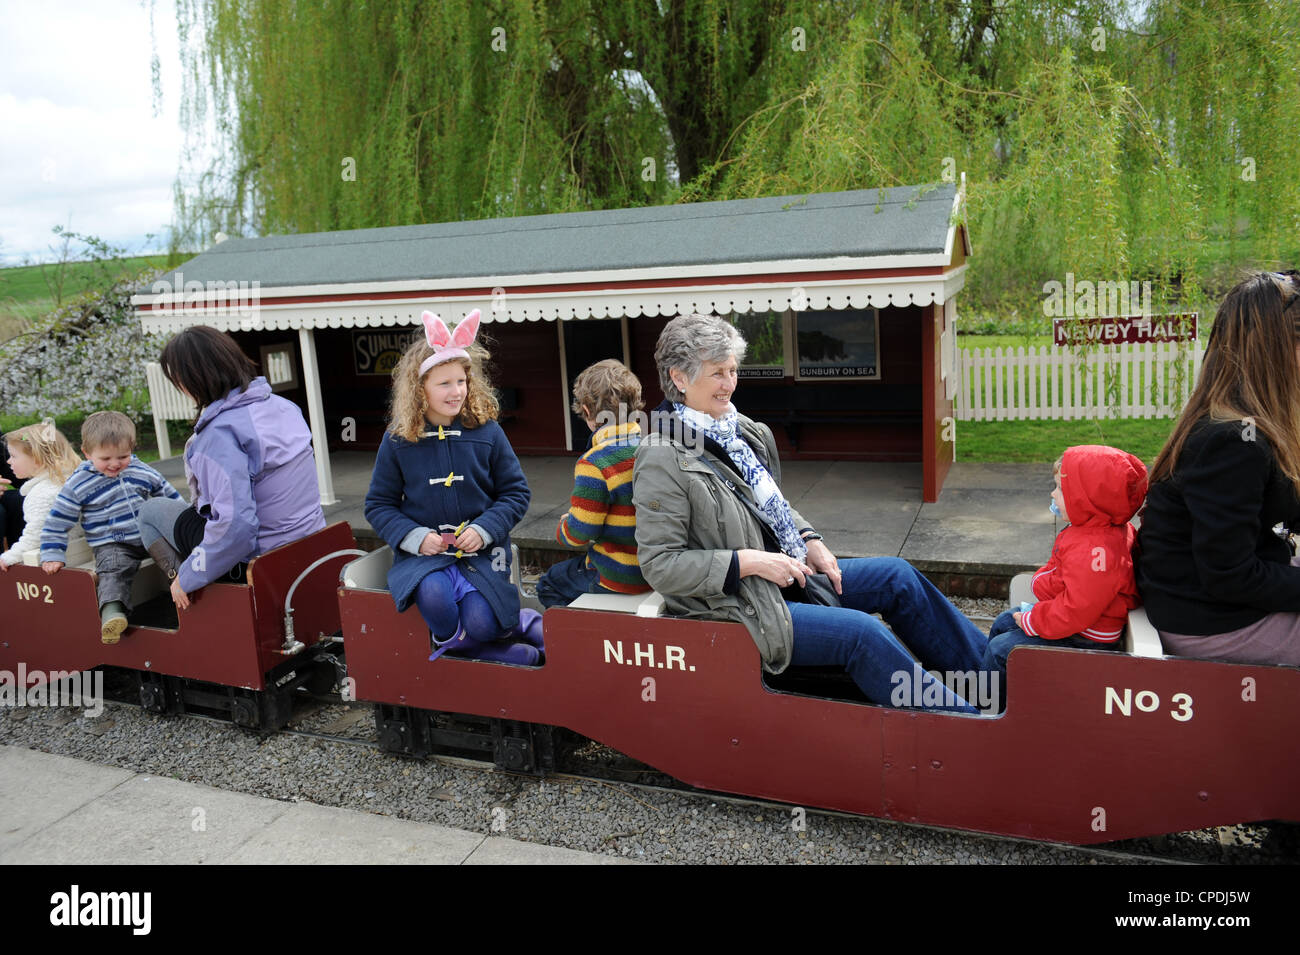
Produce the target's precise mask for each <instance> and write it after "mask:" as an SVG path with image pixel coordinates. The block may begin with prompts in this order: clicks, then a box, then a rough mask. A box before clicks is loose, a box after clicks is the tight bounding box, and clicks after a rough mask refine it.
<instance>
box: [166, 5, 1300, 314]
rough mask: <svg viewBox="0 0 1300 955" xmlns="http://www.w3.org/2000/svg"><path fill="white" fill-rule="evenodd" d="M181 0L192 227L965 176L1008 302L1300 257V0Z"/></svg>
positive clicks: (1166, 283)
mask: <svg viewBox="0 0 1300 955" xmlns="http://www.w3.org/2000/svg"><path fill="white" fill-rule="evenodd" d="M178 4H179V8H180V21H181V24H182V30H183V34H184V40H185V42H184V46H183V48H184V55H185V59H186V61H187V64H188V66H189V72H188V74H187V75H188V80H187V89H186V91H185V96H184V103H185V105H186V108H187V110H188V113H187V119H186V122H187V125H188V126H189V128H190V129H191V131H192V132H198V131H201V130H203V129H204V128H205V124H206V123H207V122H208V119H209V117H210V118H211V119H212V120H213V123H214V127H215V130H216V135H217V142H218V144H219V149H218V155H219V156H221V157H222V158H221V161H220V162H218V163H217V164H215V165H214V166H212V167H211V168H204V169H202V170H200V171H199V175H198V176H197V178H196V179H194V180H193V181H185V182H184V183H183V185H182V186H181V187H180V188H179V189H178V214H179V216H180V218H181V221H182V224H185V225H189V226H192V227H193V232H194V238H195V239H198V237H199V236H201V235H208V234H210V233H211V231H212V230H214V229H217V228H221V229H224V230H225V231H227V232H236V233H250V232H262V233H264V232H276V231H308V230H316V229H339V228H353V227H362V226H377V225H400V224H406V223H414V222H430V221H445V220H458V219H472V218H480V217H485V216H498V215H521V214H529V213H536V212H554V211H568V210H575V209H595V208H613V207H622V206H632V205H640V204H653V203H663V202H669V201H682V200H686V201H690V200H702V199H714V198H730V197H741V196H757V195H774V194H799V193H804V192H812V191H825V190H836V189H851V188H871V187H882V186H891V185H898V184H918V183H934V182H937V181H939V180H941V179H944V178H952V177H955V176H956V175H957V174H958V173H963V172H964V173H965V174H966V176H967V181H968V185H969V195H970V203H969V215H970V217H971V229H972V233H973V235H974V237H975V242H976V246H977V251H978V253H979V255H978V258H977V260H976V263H977V265H976V267H975V268H974V269H973V270H972V275H971V280H970V288H971V291H972V292H973V293H974V295H973V296H972V299H971V301H972V302H973V303H975V304H982V305H984V306H985V307H988V308H994V307H997V306H1006V307H1017V306H1019V307H1021V309H1022V312H1024V313H1026V314H1029V313H1032V312H1033V310H1034V307H1035V305H1036V303H1037V300H1038V299H1039V298H1041V295H1042V287H1043V284H1044V283H1045V282H1047V281H1050V280H1053V279H1055V280H1060V278H1061V277H1062V276H1063V275H1064V274H1065V273H1067V272H1073V273H1074V274H1076V275H1078V276H1086V277H1088V278H1091V279H1104V280H1121V281H1122V280H1127V279H1130V278H1134V279H1145V280H1150V281H1151V282H1152V283H1153V288H1154V289H1155V291H1156V292H1157V294H1158V295H1163V296H1164V297H1166V298H1170V299H1176V300H1178V301H1179V302H1181V303H1184V304H1193V305H1194V304H1197V300H1198V296H1199V295H1200V293H1201V290H1202V287H1203V285H1204V283H1205V281H1206V279H1207V276H1208V275H1209V273H1210V272H1211V267H1214V266H1222V265H1223V264H1224V263H1229V264H1246V263H1261V264H1272V263H1278V262H1294V261H1295V259H1296V256H1297V254H1300V248H1298V246H1300V231H1297V229H1296V226H1297V222H1296V217H1297V209H1300V204H1298V203H1297V200H1298V199H1300V195H1297V192H1298V191H1300V142H1296V141H1295V137H1292V136H1290V135H1289V126H1288V124H1287V123H1286V119H1287V115H1286V113H1287V112H1288V111H1289V107H1290V105H1291V104H1292V103H1295V102H1298V101H1300V97H1298V96H1297V94H1300V76H1298V74H1297V69H1296V66H1295V65H1294V62H1295V59H1296V55H1295V50H1296V49H1297V43H1296V39H1297V34H1298V33H1300V30H1298V29H1297V27H1298V26H1300V5H1296V4H1290V3H1250V4H1243V3H1240V2H1238V0H1197V2H1188V0H1148V2H1146V3H1140V4H1134V3H1131V2H1128V0H1073V2H1064V0H1021V2H1017V3H1002V2H997V0H967V2H957V0H929V2H925V0H913V2H902V0H897V2H893V3H867V2H853V0H692V2H688V0H626V2H607V0H488V2H472V0H445V2H441V3H439V4H425V3H419V2H416V0H391V2H386V3H381V4H376V5H371V4H365V3H341V4H334V3H330V4H325V3H303V2H294V0H178ZM199 241H201V239H199ZM1228 278H1229V276H1226V275H1218V276H1213V279H1214V283H1215V284H1217V285H1222V284H1223V283H1224V282H1226V281H1227V280H1228ZM999 310H1000V311H1005V309H999Z"/></svg>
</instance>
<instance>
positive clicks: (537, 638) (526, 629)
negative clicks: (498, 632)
mask: <svg viewBox="0 0 1300 955" xmlns="http://www.w3.org/2000/svg"><path fill="white" fill-rule="evenodd" d="M506 636H507V637H508V638H509V639H512V640H522V641H523V642H524V643H526V644H528V645H529V646H531V647H536V648H537V649H538V650H539V651H541V652H542V653H545V652H546V642H545V641H544V640H543V638H542V615H541V614H540V613H538V612H537V611H536V610H530V609H529V608H527V607H525V608H523V609H522V610H520V611H519V623H518V624H516V625H515V628H514V629H513V630H511V631H510V632H509V633H508V634H506Z"/></svg>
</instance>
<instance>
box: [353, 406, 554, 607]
mask: <svg viewBox="0 0 1300 955" xmlns="http://www.w3.org/2000/svg"><path fill="white" fill-rule="evenodd" d="M448 477H450V478H451V480H450V481H448ZM529 497H530V492H529V490H528V482H527V481H526V480H524V472H523V470H522V469H521V468H520V467H519V459H518V458H517V457H515V452H514V449H513V448H511V447H510V442H509V441H508V440H507V439H506V435H505V432H504V431H502V430H501V426H500V425H498V424H497V423H496V422H495V421H488V422H486V423H485V424H483V425H482V426H480V427H478V428H467V427H465V426H464V425H463V424H462V423H461V422H460V421H459V420H458V421H455V422H453V423H452V424H451V426H450V427H447V428H444V429H443V431H442V437H439V436H438V429H437V428H436V427H431V428H430V430H429V431H428V432H426V434H425V436H424V437H422V438H421V439H420V440H419V441H417V442H414V443H413V442H410V441H407V440H405V439H403V438H399V437H397V436H395V435H393V434H390V433H387V432H386V433H385V434H384V437H383V439H382V441H381V442H380V445H379V453H378V455H377V456H376V458H375V470H374V473H373V474H372V475H371V478H370V490H369V491H368V492H367V493H366V520H367V521H369V522H370V526H371V527H373V528H374V529H375V532H376V533H378V534H379V536H380V537H382V538H383V539H384V540H385V541H386V542H387V543H388V545H389V546H390V547H391V548H392V549H393V566H392V569H391V570H389V572H388V589H389V590H390V591H391V592H392V594H393V600H394V601H395V602H396V604H397V609H398V610H399V611H400V610H405V609H406V608H407V607H409V606H410V605H411V602H412V601H413V600H414V599H415V589H416V588H417V587H418V586H419V585H420V581H421V580H423V579H424V578H425V576H426V575H428V574H430V573H432V572H433V571H435V570H441V569H442V568H444V567H447V566H449V565H450V564H452V563H459V566H460V570H461V572H462V573H463V574H464V575H465V579H466V580H468V581H469V582H470V583H471V584H473V585H474V586H475V588H477V590H478V591H479V593H481V594H482V595H483V596H484V597H485V598H486V599H487V602H488V603H489V604H490V605H491V606H492V611H493V613H494V614H495V615H496V618H497V622H498V623H499V624H500V625H501V627H502V629H506V628H508V627H514V626H516V625H517V624H518V622H519V593H518V591H516V590H515V588H514V585H513V584H511V582H510V530H511V528H513V527H514V526H515V525H516V524H518V523H519V521H520V520H521V519H522V518H523V516H524V512H525V511H527V510H528V500H529ZM462 523H464V525H465V527H469V526H470V525H471V524H477V525H478V526H479V527H481V528H482V529H483V530H484V531H486V532H487V533H488V534H489V535H491V538H492V540H491V542H490V543H488V544H487V545H486V546H484V547H483V548H482V549H481V550H479V551H477V552H476V553H473V554H465V555H463V556H462V557H459V558H457V557H456V556H455V550H454V549H453V550H451V551H445V552H443V553H441V554H436V555H434V556H432V557H430V556H427V555H424V554H411V553H408V552H406V551H404V550H402V547H401V544H402V541H403V540H404V539H405V538H406V536H407V535H408V534H410V533H411V531H413V530H415V529H416V528H419V527H427V528H429V529H430V530H432V531H434V532H435V533H439V532H440V531H441V530H442V529H443V528H444V527H445V526H446V525H453V526H460V525H461V524H462Z"/></svg>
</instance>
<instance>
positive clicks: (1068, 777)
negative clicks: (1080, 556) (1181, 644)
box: [340, 551, 1300, 844]
mask: <svg viewBox="0 0 1300 955" xmlns="http://www.w3.org/2000/svg"><path fill="white" fill-rule="evenodd" d="M391 559H392V558H391V553H389V552H387V551H377V552H375V553H374V554H371V555H369V556H368V557H366V558H364V559H363V560H361V561H357V562H355V563H353V564H351V565H349V567H348V568H347V569H346V571H345V578H346V580H345V586H344V587H343V588H342V589H341V590H340V606H341V616H342V625H343V633H344V639H345V643H346V646H347V659H348V673H349V676H350V677H351V678H352V679H353V680H355V686H354V692H355V694H356V697H357V698H358V699H364V700H372V701H375V702H377V703H378V704H380V723H381V728H384V729H385V731H386V733H387V734H388V739H387V740H386V745H387V746H388V748H390V749H397V750H401V749H405V750H407V751H418V750H419V749H420V748H421V746H420V741H419V740H418V739H416V737H419V736H420V735H421V734H429V733H430V732H434V733H436V729H435V730H433V731H431V730H429V726H430V725H431V724H430V721H429V716H428V712H426V711H431V712H434V713H459V714H472V715H475V716H478V717H482V718H485V719H488V720H491V721H494V722H495V723H496V724H497V726H498V730H497V732H496V735H497V739H498V742H500V741H501V737H502V735H503V733H504V734H505V735H506V736H509V737H510V738H511V739H512V740H513V745H514V748H513V749H511V748H510V747H506V748H505V750H504V752H502V751H501V750H498V753H497V755H498V762H502V763H503V764H504V765H511V766H513V768H529V765H530V763H529V759H530V758H531V757H533V756H535V755H537V754H530V753H529V752H527V750H528V749H529V748H530V747H536V746H538V745H539V744H540V742H541V739H540V737H538V736H536V735H530V734H529V733H527V732H525V731H524V730H523V729H522V728H524V727H529V726H532V725H535V724H544V725H547V726H558V727H565V728H567V729H569V730H572V731H574V732H576V733H579V734H581V735H583V736H586V737H589V738H591V739H594V740H597V741H599V742H601V743H604V744H606V745H608V746H610V747H613V748H614V749H617V750H619V751H620V752H622V753H625V754H626V755H628V756H631V757H633V758H635V759H638V760H641V761H642V762H645V763H647V764H649V765H651V766H653V767H655V768H656V769H659V770H661V771H663V772H666V773H668V774H670V775H672V776H674V777H676V778H677V779H680V780H682V781H683V782H686V783H689V784H691V785H694V786H698V787H701V788H704V789H711V790H718V791H723V792H730V793H740V794H745V795H749V796H755V797H761V798H767V799H776V800H781V801H783V802H787V803H792V804H796V805H803V806H817V807H822V808H826V809H834V810H842V811H847V812H853V813H861V814H863V815H867V816H876V817H880V818H885V819H892V820H898V821H902V822H908V823H921V824H927V825H936V826H944V827H953V828H959V829H967V830H972V831H976V832H985V833H997V834H1004V835H1011V836H1020V837H1028V838H1033V839H1042V840H1050V841H1061V842H1069V843H1076V844H1086V843H1098V842H1109V841H1113V840H1117V839H1125V838H1131V837H1136V836H1143V835H1152V834H1157V833H1165V832H1176V831H1183V830H1187V829H1197V828H1203V827H1207V826H1216V825H1227V824H1233V823H1238V822H1244V821H1252V820H1265V819H1289V820H1296V819H1300V758H1298V757H1300V714H1298V713H1297V710H1296V707H1295V701H1296V700H1298V699H1300V670H1296V669H1294V668H1286V667H1258V666H1238V665H1228V664H1218V663H1209V662H1204V661H1195V660H1180V659H1172V658H1159V659H1151V658H1144V657H1141V656H1134V655H1129V654H1122V653H1114V652H1092V651H1071V650H1051V649H1041V650H1040V649H1033V650H1030V649H1027V648H1025V649H1018V650H1016V651H1015V652H1014V653H1013V654H1012V656H1011V659H1010V670H1009V689H1010V693H1009V696H1008V700H1007V707H1006V712H1005V713H1004V714H1003V715H1002V716H1000V717H997V718H991V717H980V716H957V715H948V714H940V713H927V712H920V711H916V710H902V709H891V708H888V707H881V706H874V705H870V704H865V703H855V702H847V701H842V700H835V699H827V698H823V697H817V696H811V695H807V694H804V693H796V692H788V691H779V690H775V689H773V688H772V687H770V686H769V685H768V684H767V683H765V681H764V678H763V674H762V671H761V667H760V664H759V658H758V653H757V650H756V649H755V647H754V644H753V641H752V640H751V639H750V637H749V635H748V632H747V631H746V630H745V629H744V628H743V627H741V626H740V625H738V624H728V623H714V622H709V621H699V620H684V619H676V618H668V617H652V616H638V615H636V614H634V613H612V612H600V611H592V610H580V609H572V608H556V609H552V610H549V611H547V612H546V614H545V617H544V621H545V630H546V648H547V650H546V662H545V665H544V666H542V667H540V668H525V667H514V666H506V665H500V664H492V663H482V662H477V661H469V660H458V659H454V658H448V657H443V658H441V659H439V660H437V661H434V662H429V661H428V659H427V657H428V655H429V631H428V629H427V627H426V626H425V625H424V623H423V621H422V620H421V618H420V616H419V614H418V613H417V612H416V611H415V610H414V609H413V608H412V609H410V610H408V611H407V612H406V613H404V614H398V613H397V612H396V610H395V609H394V606H393V602H392V598H391V597H390V595H389V594H388V593H387V591H386V590H385V589H384V583H383V581H384V574H385V573H386V570H387V567H388V565H389V563H391ZM432 725H435V726H436V724H432ZM501 726H506V727H512V729H507V730H504V731H503V730H501V729H500V728H499V727H501ZM508 741H509V740H508ZM426 742H427V740H426ZM503 757H504V758H503Z"/></svg>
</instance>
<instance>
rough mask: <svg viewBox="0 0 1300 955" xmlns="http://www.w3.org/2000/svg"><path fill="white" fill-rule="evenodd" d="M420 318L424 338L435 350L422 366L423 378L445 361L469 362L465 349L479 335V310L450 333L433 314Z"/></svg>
mask: <svg viewBox="0 0 1300 955" xmlns="http://www.w3.org/2000/svg"><path fill="white" fill-rule="evenodd" d="M420 317H421V318H422V319H423V320H424V337H425V339H426V340H427V341H428V342H429V347H430V348H432V349H433V354H432V355H430V356H429V357H428V358H426V359H425V360H424V361H423V362H421V364H420V377H421V378H423V377H424V373H425V372H426V371H428V370H429V369H430V368H432V367H433V366H434V365H441V364H442V363H443V362H444V361H451V360H452V359H453V358H464V359H466V360H467V361H468V360H469V352H468V351H466V350H465V349H467V348H469V346H470V345H471V344H473V342H474V336H476V335H477V334H478V322H479V317H480V313H479V310H478V309H477V308H476V309H474V311H472V312H470V313H469V314H468V315H466V316H465V318H464V319H463V320H462V321H461V322H460V324H458V325H457V326H456V330H455V331H450V332H449V331H448V330H447V326H446V325H444V324H443V321H442V319H441V318H439V317H438V316H437V315H435V314H433V312H425V313H424V314H423V315H421V316H420Z"/></svg>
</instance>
